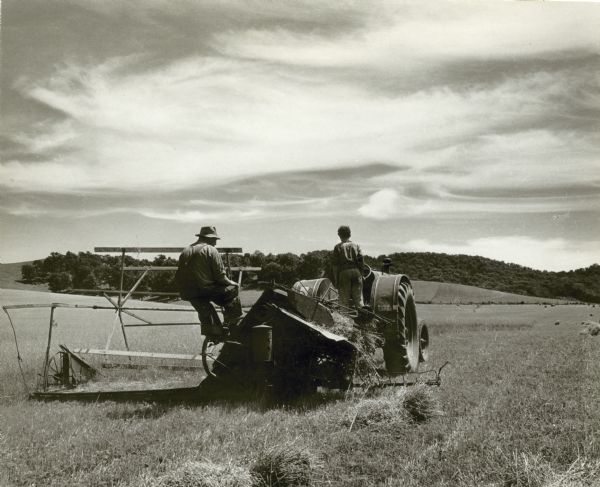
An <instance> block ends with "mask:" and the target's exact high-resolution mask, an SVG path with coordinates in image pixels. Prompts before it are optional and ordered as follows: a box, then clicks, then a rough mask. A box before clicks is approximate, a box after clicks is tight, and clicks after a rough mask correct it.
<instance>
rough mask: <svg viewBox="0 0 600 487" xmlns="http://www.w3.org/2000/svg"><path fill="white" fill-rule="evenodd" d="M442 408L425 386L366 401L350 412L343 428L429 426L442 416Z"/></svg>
mask: <svg viewBox="0 0 600 487" xmlns="http://www.w3.org/2000/svg"><path fill="white" fill-rule="evenodd" d="M441 414H442V413H441V410H440V408H439V404H438V401H437V399H436V398H435V396H434V395H433V393H432V391H431V390H430V389H428V388H427V386H425V385H416V386H413V387H404V388H402V389H400V390H398V391H395V392H392V393H390V392H387V391H386V392H384V393H383V394H381V395H380V396H379V397H377V398H370V399H362V400H361V401H359V402H358V403H357V404H356V405H354V406H353V407H352V408H350V409H349V411H348V414H347V415H346V417H345V418H344V419H343V421H342V425H344V426H349V427H350V429H353V428H356V427H358V428H364V427H370V428H374V429H376V428H377V427H379V426H382V427H385V428H387V427H390V426H399V425H402V424H407V423H410V422H425V421H428V420H430V419H431V418H433V417H435V416H439V415H441Z"/></svg>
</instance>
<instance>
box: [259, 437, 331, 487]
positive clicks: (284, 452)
mask: <svg viewBox="0 0 600 487" xmlns="http://www.w3.org/2000/svg"><path fill="white" fill-rule="evenodd" d="M319 469H320V463H319V461H318V458H317V457H316V455H314V454H313V453H312V452H311V451H309V450H308V448H307V447H301V446H298V445H295V444H289V443H288V444H282V445H275V446H273V447H270V448H268V449H265V450H264V451H262V452H261V453H260V454H259V455H258V457H257V458H256V460H255V462H254V464H253V465H252V467H251V469H250V471H251V473H252V475H253V476H254V477H255V481H256V485H257V486H259V487H293V486H305V485H310V483H311V479H312V478H313V477H314V476H315V472H316V471H318V470H319Z"/></svg>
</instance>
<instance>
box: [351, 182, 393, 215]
mask: <svg viewBox="0 0 600 487" xmlns="http://www.w3.org/2000/svg"><path fill="white" fill-rule="evenodd" d="M399 202H400V195H399V194H398V192H397V191H396V190H394V189H391V188H385V189H381V190H379V191H377V192H376V193H373V194H372V195H371V196H369V200H368V201H367V203H366V204H364V205H363V206H361V207H360V208H359V209H358V212H359V213H360V214H361V215H362V216H365V217H367V218H373V219H375V220H386V219H388V218H390V217H394V216H397V215H398V204H399Z"/></svg>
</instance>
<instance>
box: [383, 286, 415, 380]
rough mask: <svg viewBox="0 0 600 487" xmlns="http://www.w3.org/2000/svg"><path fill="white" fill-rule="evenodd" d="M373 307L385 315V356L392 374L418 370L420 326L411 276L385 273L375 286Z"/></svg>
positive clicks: (388, 369) (388, 370) (387, 366)
mask: <svg viewBox="0 0 600 487" xmlns="http://www.w3.org/2000/svg"><path fill="white" fill-rule="evenodd" d="M371 306H372V308H373V311H374V312H375V313H376V314H378V315H380V316H383V317H384V318H385V319H386V320H388V321H387V324H386V325H385V327H384V330H383V337H384V345H383V358H384V360H385V366H386V369H387V372H388V373H389V374H392V375H398V374H405V373H407V372H416V371H417V369H418V367H419V329H418V322H417V308H416V305H415V298H414V294H413V289H412V286H411V284H410V280H409V279H408V277H406V276H403V275H382V276H379V277H378V278H377V280H376V281H375V282H374V284H373V288H372V290H371Z"/></svg>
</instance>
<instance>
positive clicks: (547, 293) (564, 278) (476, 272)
mask: <svg viewBox="0 0 600 487" xmlns="http://www.w3.org/2000/svg"><path fill="white" fill-rule="evenodd" d="M384 257H385V256H383V255H380V256H379V257H378V258H377V259H373V258H369V257H366V258H365V261H366V262H367V264H369V265H370V266H371V267H373V268H374V269H379V268H380V267H381V263H382V262H383V259H384ZM387 257H389V258H390V259H391V261H392V267H391V272H396V273H402V274H406V275H408V276H409V277H410V278H411V279H412V280H422V281H435V282H446V283H454V284H464V285H468V286H475V287H479V288H485V289H493V290H496V291H502V292H505V293H513V294H520V295H525V296H539V297H544V298H554V299H556V298H558V299H560V298H565V299H569V300H579V301H586V302H592V303H600V265H598V264H594V265H592V266H590V267H587V268H583V269H577V270H573V271H561V272H549V271H539V270H535V269H531V268H529V267H524V266H520V265H517V264H508V263H505V262H502V261H498V260H493V259H487V258H485V257H478V256H472V255H448V254H436V253H430V252H404V253H395V254H390V255H388V256H387Z"/></svg>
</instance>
